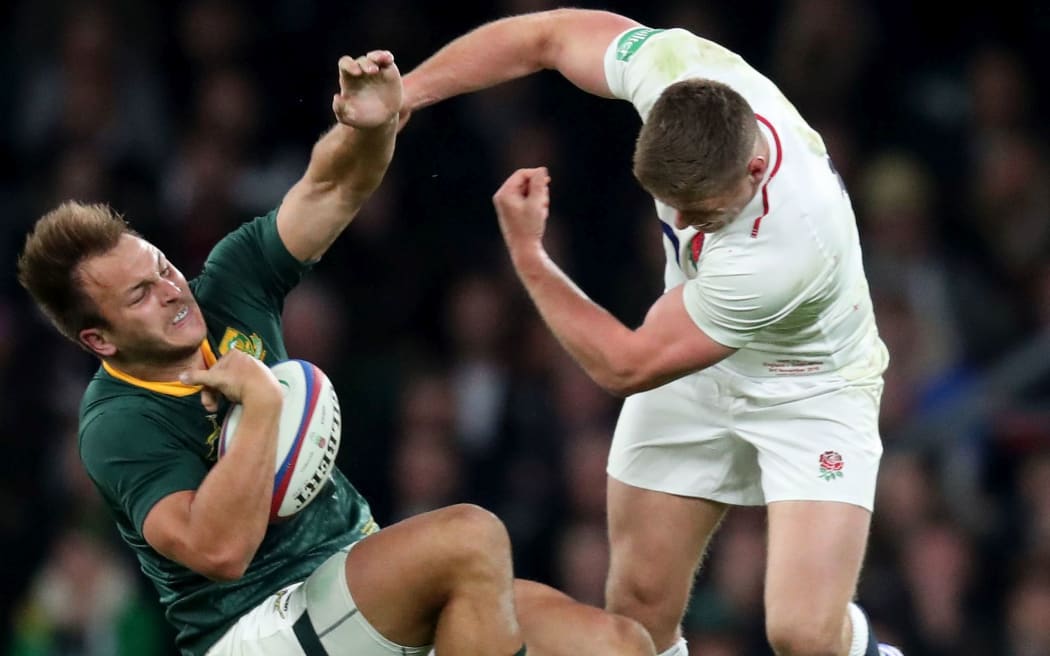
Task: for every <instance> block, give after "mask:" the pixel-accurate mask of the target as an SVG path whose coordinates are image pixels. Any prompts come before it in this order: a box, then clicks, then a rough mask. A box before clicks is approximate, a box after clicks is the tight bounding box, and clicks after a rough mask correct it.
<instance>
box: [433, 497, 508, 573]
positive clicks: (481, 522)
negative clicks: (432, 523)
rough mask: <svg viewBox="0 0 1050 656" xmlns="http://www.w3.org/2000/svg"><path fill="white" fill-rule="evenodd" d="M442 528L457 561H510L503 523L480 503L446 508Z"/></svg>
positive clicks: (476, 562) (475, 563)
mask: <svg viewBox="0 0 1050 656" xmlns="http://www.w3.org/2000/svg"><path fill="white" fill-rule="evenodd" d="M441 531H442V534H443V536H444V537H445V539H446V540H447V542H446V543H447V544H449V545H451V547H452V549H454V551H455V554H456V556H458V557H457V558H456V560H458V561H460V562H464V563H469V564H471V565H475V566H485V565H488V564H493V563H497V564H499V565H500V566H503V565H504V564H505V563H507V562H508V561H509V558H510V537H509V536H508V535H507V529H506V527H505V526H504V525H503V522H501V521H500V520H499V518H498V517H496V516H495V515H494V514H492V513H491V512H489V511H488V510H485V509H484V508H482V507H481V506H475V505H473V504H467V503H462V504H457V505H455V506H450V507H448V508H445V509H444V510H443V511H442V522H441Z"/></svg>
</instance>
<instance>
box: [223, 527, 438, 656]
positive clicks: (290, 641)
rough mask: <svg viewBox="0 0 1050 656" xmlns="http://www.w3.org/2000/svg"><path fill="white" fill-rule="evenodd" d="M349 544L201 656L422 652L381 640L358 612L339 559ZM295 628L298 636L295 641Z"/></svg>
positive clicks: (411, 655) (404, 655)
mask: <svg viewBox="0 0 1050 656" xmlns="http://www.w3.org/2000/svg"><path fill="white" fill-rule="evenodd" d="M351 546H353V545H351ZM350 548H351V547H346V548H345V549H342V550H341V551H339V552H338V553H336V554H334V555H333V556H332V557H330V558H329V559H328V560H326V561H325V562H324V563H323V564H322V565H321V566H320V567H318V568H317V569H316V570H314V573H313V574H311V575H310V576H309V577H308V578H307V579H306V581H301V582H299V583H293V584H292V585H290V586H288V587H286V588H284V589H282V590H278V591H277V592H276V593H275V594H273V595H270V596H269V597H267V599H266V600H265V601H263V602H262V603H261V604H259V605H258V606H256V607H255V608H254V609H252V610H250V611H248V612H247V613H246V614H244V615H243V616H242V617H241V618H240V619H239V620H237V623H236V624H234V625H233V626H232V627H230V630H229V631H227V632H226V633H225V635H223V636H222V638H220V639H219V641H218V642H217V643H215V645H214V646H213V647H212V648H211V649H210V650H208V654H207V656H391V655H396V656H423V655H424V654H426V653H428V652H429V651H430V646H426V647H403V646H401V645H398V644H395V643H393V642H391V641H390V640H387V639H386V638H384V637H383V636H381V635H380V634H379V632H378V631H376V630H375V629H374V628H373V627H372V625H371V624H369V623H368V620H366V619H365V618H364V617H363V616H362V614H361V613H360V612H358V610H357V604H355V603H354V599H353V597H351V596H350V589H349V587H347V584H346V572H345V563H346V555H347V553H349V552H350ZM304 613H308V614H307V615H304ZM297 622H298V623H299V625H298V627H296V623H297ZM297 632H298V633H299V635H301V636H304V639H302V640H300V638H299V637H298V636H297ZM304 632H305V633H304Z"/></svg>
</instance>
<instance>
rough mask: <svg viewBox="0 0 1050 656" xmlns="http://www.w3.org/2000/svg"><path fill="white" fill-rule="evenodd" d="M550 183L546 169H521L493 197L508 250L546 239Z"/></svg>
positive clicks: (542, 167) (543, 167)
mask: <svg viewBox="0 0 1050 656" xmlns="http://www.w3.org/2000/svg"><path fill="white" fill-rule="evenodd" d="M550 181H551V178H550V175H549V174H548V173H547V167H545V166H541V167H538V168H534V169H518V170H517V171H515V172H514V173H513V174H511V176H510V177H509V178H507V181H506V182H504V183H503V186H502V187H500V188H499V190H498V191H497V192H496V194H495V195H494V196H493V197H492V203H493V204H494V205H495V206H496V214H497V216H499V227H500V230H501V231H502V232H503V239H504V240H505V241H506V242H507V245H508V246H509V247H513V246H515V245H519V244H524V243H529V242H537V243H538V242H539V241H540V240H542V239H543V232H544V229H545V228H546V224H547V214H548V212H549V210H550Z"/></svg>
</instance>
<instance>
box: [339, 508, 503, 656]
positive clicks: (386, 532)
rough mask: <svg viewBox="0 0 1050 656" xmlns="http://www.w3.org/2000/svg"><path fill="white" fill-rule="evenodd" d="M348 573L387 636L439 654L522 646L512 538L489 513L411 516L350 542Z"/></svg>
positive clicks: (362, 605)
mask: <svg viewBox="0 0 1050 656" xmlns="http://www.w3.org/2000/svg"><path fill="white" fill-rule="evenodd" d="M345 579H346V583H347V586H348V588H349V592H350V593H351V594H352V595H353V599H354V601H355V602H356V606H357V608H358V609H359V610H360V612H361V614H362V615H363V616H364V618H365V619H367V620H368V622H369V623H370V624H371V626H372V627H374V628H375V630H376V631H377V632H378V633H380V634H381V635H382V636H384V637H385V638H387V639H389V640H391V641H393V642H395V643H397V644H398V645H405V646H420V645H429V644H434V645H435V647H436V649H437V650H438V651H439V652H440V653H446V654H462V655H466V656H470V655H473V654H478V655H481V654H484V655H485V656H492V655H494V654H505V655H506V656H510V655H511V654H514V653H516V652H517V651H518V650H519V649H520V648H521V646H522V638H521V633H520V630H519V627H518V624H517V620H516V618H515V615H514V601H513V574H512V566H511V557H510V540H509V538H508V536H507V532H506V529H505V528H504V526H503V524H502V523H501V522H500V521H499V519H497V518H496V516H495V515H493V514H492V513H490V512H488V511H486V510H484V509H482V508H479V507H477V506H472V505H466V504H462V505H457V506H451V507H448V508H443V509H441V510H435V511H433V512H429V513H425V514H422V515H418V516H415V517H411V518H409V519H406V520H404V521H401V522H398V523H397V524H394V525H392V526H389V527H387V528H384V529H383V530H381V531H380V532H378V533H375V534H373V535H370V536H368V537H367V538H365V539H364V540H361V541H360V542H358V543H357V544H355V545H354V547H353V549H352V550H351V551H350V553H349V554H348V556H347V558H346V567H345Z"/></svg>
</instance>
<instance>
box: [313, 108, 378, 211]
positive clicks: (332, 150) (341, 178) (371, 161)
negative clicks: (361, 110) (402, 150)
mask: <svg viewBox="0 0 1050 656" xmlns="http://www.w3.org/2000/svg"><path fill="white" fill-rule="evenodd" d="M396 135H397V117H396V115H395V116H394V117H392V118H391V120H390V121H388V122H387V123H386V124H384V125H382V126H380V127H377V128H369V129H363V128H352V127H350V126H347V125H343V124H342V123H337V124H336V125H335V126H334V127H332V129H330V130H329V131H328V132H327V133H326V134H325V135H324V136H323V137H321V138H320V139H319V140H318V141H317V143H316V144H314V147H313V151H312V152H311V154H310V163H309V165H308V166H307V169H306V175H305V176H304V178H303V181H304V182H307V183H311V184H313V185H315V186H317V187H318V188H319V190H320V191H321V192H323V193H327V192H332V193H338V194H341V195H344V196H348V197H351V198H358V199H360V200H361V201H363V200H364V198H367V197H368V196H369V195H370V194H371V193H372V192H373V191H375V189H376V187H378V186H379V183H380V182H382V180H383V175H384V174H385V173H386V169H387V167H388V166H389V165H390V160H391V159H392V158H393V156H394V141H395V139H396Z"/></svg>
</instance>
